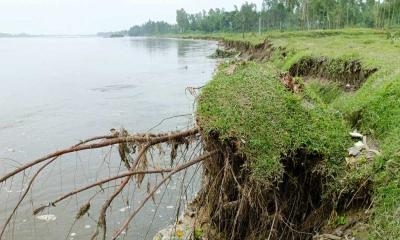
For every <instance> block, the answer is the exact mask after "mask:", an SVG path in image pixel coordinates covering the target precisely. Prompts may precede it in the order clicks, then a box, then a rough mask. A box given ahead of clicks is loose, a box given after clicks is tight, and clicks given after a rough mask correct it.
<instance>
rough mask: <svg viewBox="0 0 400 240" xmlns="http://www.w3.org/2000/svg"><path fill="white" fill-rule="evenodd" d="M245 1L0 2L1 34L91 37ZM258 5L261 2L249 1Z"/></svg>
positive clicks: (80, 0) (101, 0) (227, 6)
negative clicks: (182, 12)
mask: <svg viewBox="0 0 400 240" xmlns="http://www.w3.org/2000/svg"><path fill="white" fill-rule="evenodd" d="M244 2H245V0H0V32H3V33H14V34H15V33H22V32H24V33H29V34H94V33H97V32H101V31H116V30H122V29H128V28H129V27H130V26H132V25H134V24H141V23H143V22H145V21H147V20H148V19H150V18H151V19H152V20H165V21H167V22H170V23H175V11H176V9H179V8H184V9H186V10H187V11H188V12H190V13H191V12H198V11H200V10H202V9H209V8H216V7H218V8H225V9H226V10H231V9H233V5H235V4H236V5H238V6H240V5H241V4H242V3H244ZM249 2H255V3H257V4H258V5H259V3H261V0H253V1H251V0H249Z"/></svg>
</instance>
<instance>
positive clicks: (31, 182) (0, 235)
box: [0, 157, 57, 239]
mask: <svg viewBox="0 0 400 240" xmlns="http://www.w3.org/2000/svg"><path fill="white" fill-rule="evenodd" d="M56 159H57V157H55V158H53V159H52V160H51V161H49V162H47V163H46V164H44V165H43V166H42V167H41V168H39V170H38V171H37V172H36V173H35V175H34V176H33V177H32V179H31V180H30V181H29V184H28V186H27V187H26V189H25V191H24V193H23V194H22V196H21V198H20V199H19V201H18V203H17V205H16V206H15V207H14V209H13V211H12V213H11V214H10V216H9V217H8V218H7V220H6V223H5V224H4V226H3V228H2V230H1V233H0V239H2V237H3V235H4V232H5V230H6V228H7V226H8V224H9V223H10V221H11V219H12V217H13V216H14V215H15V213H16V212H17V209H18V207H19V206H20V205H21V203H22V201H23V200H24V199H25V197H26V195H27V194H28V192H29V190H30V189H31V187H32V184H33V182H34V181H35V179H36V177H37V176H39V174H40V172H41V171H43V169H45V168H46V167H47V166H49V165H50V164H51V163H52V162H54V161H55V160H56Z"/></svg>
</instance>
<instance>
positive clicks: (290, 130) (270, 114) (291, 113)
mask: <svg viewBox="0 0 400 240" xmlns="http://www.w3.org/2000/svg"><path fill="white" fill-rule="evenodd" d="M194 37H201V38H205V37H211V38H218V39H225V40H230V41H245V42H248V43H250V44H252V45H255V44H257V43H260V42H262V41H263V40H264V39H265V38H268V39H270V40H271V41H272V43H273V45H274V46H275V47H279V49H280V50H277V51H285V52H286V53H287V55H286V57H285V58H282V57H280V54H278V53H277V54H275V55H274V58H273V59H272V60H271V62H270V63H263V64H261V63H248V64H247V65H245V66H240V67H238V69H237V71H236V73H235V74H234V75H233V76H227V75H225V74H224V72H223V70H220V71H218V73H217V74H216V76H215V77H214V79H213V80H212V81H211V82H210V83H209V84H207V85H206V87H205V88H204V90H203V93H202V95H201V98H200V102H199V107H198V115H199V119H200V123H201V125H202V126H203V127H204V128H205V130H211V129H218V130H219V131H220V133H221V139H232V138H234V139H237V140H240V141H241V142H242V144H241V148H240V150H241V151H243V153H245V154H246V155H247V156H248V157H249V158H250V159H251V160H252V162H253V163H254V165H253V167H254V170H255V171H254V172H255V173H256V174H257V175H258V176H264V177H267V178H273V177H274V176H279V174H280V173H281V171H282V166H281V165H280V163H279V158H280V157H282V155H284V154H285V153H288V152H290V151H293V150H295V149H297V148H301V147H303V148H307V150H309V151H316V152H319V153H322V154H323V155H324V156H325V157H326V159H327V160H328V161H330V162H337V161H339V163H340V161H342V159H343V156H344V155H345V154H346V151H345V148H346V147H348V142H347V140H346V139H347V138H346V134H347V131H348V126H350V125H352V124H353V123H354V120H355V119H354V117H355V116H358V118H359V119H358V122H357V125H356V127H357V128H358V129H359V130H361V131H362V132H363V133H364V134H367V135H368V137H370V138H374V139H375V140H376V141H377V144H378V146H379V150H380V151H381V153H382V154H381V155H380V156H378V157H376V158H375V159H374V162H373V163H372V165H373V168H367V169H368V171H369V172H367V173H366V174H367V175H370V176H371V178H373V181H374V196H373V201H374V205H373V206H374V207H373V215H372V218H371V220H370V225H371V227H370V238H371V239H397V238H398V236H400V220H399V219H400V40H397V41H393V40H392V39H387V37H386V31H381V30H368V29H348V30H331V31H311V32H284V33H279V32H273V33H264V34H262V35H261V36H260V35H258V34H254V33H248V34H246V37H245V38H244V39H243V38H242V36H241V34H213V35H196V36H194ZM277 49H278V48H277ZM282 49H283V50H282ZM304 57H327V58H329V59H350V60H360V61H361V62H362V64H363V66H364V67H368V68H378V71H377V72H376V73H374V74H373V75H372V76H371V77H370V78H369V79H368V80H367V81H366V82H365V83H364V85H363V86H362V87H361V88H360V89H359V90H358V91H357V92H354V93H345V92H343V91H340V89H338V88H337V87H336V86H335V85H332V84H322V83H320V82H319V81H318V80H313V81H311V82H310V83H308V84H306V88H305V91H304V93H303V94H301V95H299V96H294V95H293V94H291V93H289V92H288V91H286V90H285V89H284V88H283V86H282V85H281V84H280V83H279V82H278V81H277V76H276V74H277V72H278V71H286V70H288V69H289V68H290V67H291V66H292V65H293V64H295V63H296V62H298V61H299V59H301V58H304ZM221 68H223V67H221ZM306 100H307V101H312V103H313V104H314V107H309V106H308V107H307V104H305V102H307V101H306ZM342 119H345V120H346V121H347V123H346V124H344V123H343V122H342Z"/></svg>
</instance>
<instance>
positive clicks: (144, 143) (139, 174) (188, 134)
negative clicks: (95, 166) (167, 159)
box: [0, 127, 216, 240]
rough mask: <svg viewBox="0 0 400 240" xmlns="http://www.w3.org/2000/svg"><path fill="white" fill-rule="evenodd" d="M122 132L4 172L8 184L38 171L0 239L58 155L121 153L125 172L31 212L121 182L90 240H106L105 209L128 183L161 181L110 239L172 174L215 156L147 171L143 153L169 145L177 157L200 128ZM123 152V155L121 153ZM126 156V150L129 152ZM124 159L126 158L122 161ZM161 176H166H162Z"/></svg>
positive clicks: (81, 213) (10, 216) (87, 141)
mask: <svg viewBox="0 0 400 240" xmlns="http://www.w3.org/2000/svg"><path fill="white" fill-rule="evenodd" d="M123 131H124V133H123V134H121V133H119V132H117V131H114V132H113V133H112V134H110V135H103V136H97V137H92V138H89V139H86V140H84V141H81V142H80V143H78V144H76V145H73V146H71V147H68V148H65V149H62V150H58V151H55V152H53V153H50V154H48V155H46V156H43V157H41V158H38V159H36V160H33V161H31V162H29V163H27V164H25V165H22V166H20V167H18V168H16V169H15V170H13V171H11V172H9V173H7V174H6V175H4V176H2V177H0V183H3V182H6V181H11V179H12V178H13V177H14V176H16V175H18V174H22V173H23V172H24V171H25V170H27V169H32V168H33V167H38V166H40V165H42V166H40V167H39V169H38V170H37V171H36V173H35V174H34V175H33V177H32V178H31V179H30V181H29V183H28V186H27V188H26V189H25V190H24V192H23V194H22V195H21V197H20V199H19V201H18V202H17V204H16V206H15V207H14V209H13V211H12V213H11V214H10V215H9V217H8V218H7V220H6V222H5V223H4V225H3V227H2V229H1V233H0V240H1V239H3V236H4V233H5V231H6V229H7V226H8V225H9V223H10V221H11V219H12V218H13V217H14V216H15V214H16V212H17V210H18V208H19V206H20V205H21V203H22V202H23V200H24V199H25V197H26V195H27V193H28V192H29V191H30V190H31V187H32V185H33V183H34V182H35V179H36V178H37V177H38V176H39V175H40V173H41V172H42V171H43V170H44V169H45V168H46V167H48V166H49V165H50V164H52V163H53V162H55V161H57V160H59V159H60V157H61V156H63V155H65V154H69V153H74V152H80V151H85V150H91V149H98V148H104V147H109V146H113V145H119V146H120V148H119V151H120V156H121V162H124V164H125V166H127V168H128V170H127V171H126V172H123V173H119V174H118V175H115V176H109V177H108V178H105V179H101V180H99V181H97V182H94V183H92V184H89V185H86V186H82V187H79V188H77V189H75V190H73V191H70V192H68V193H65V194H64V195H62V196H60V197H59V198H57V199H55V200H54V201H51V202H49V203H48V204H46V205H43V206H41V207H39V208H37V209H35V210H34V211H33V213H34V215H36V214H38V213H40V212H42V211H43V210H44V209H46V208H49V207H56V205H57V204H58V203H60V202H62V201H64V200H66V199H69V198H70V197H72V196H74V195H77V194H79V193H82V192H85V191H87V190H89V189H92V188H94V187H102V185H103V184H106V183H109V182H111V181H114V180H117V179H123V180H122V181H121V183H120V184H119V185H117V186H116V187H115V190H114V192H113V193H112V194H111V195H110V196H109V197H108V198H107V199H106V201H105V202H104V203H103V205H102V207H101V210H100V213H99V216H98V220H97V228H96V231H95V232H94V233H93V235H92V238H91V239H99V238H100V239H103V240H104V239H106V233H107V216H106V213H107V209H108V208H109V207H110V205H111V204H112V202H113V201H114V199H115V198H116V197H117V196H118V195H119V194H120V193H121V192H122V191H123V189H124V188H125V187H126V186H127V185H128V183H130V182H131V181H135V180H136V183H137V184H141V181H142V180H143V176H144V175H147V174H161V175H162V176H163V178H162V179H161V180H160V181H159V182H158V183H157V184H156V185H155V186H154V188H152V189H151V190H150V189H148V195H147V196H146V197H145V199H144V200H143V201H142V203H141V204H140V205H139V206H138V207H137V208H136V209H135V210H134V212H133V213H132V214H131V215H130V216H129V217H128V218H127V219H126V220H125V222H124V223H123V224H122V226H121V227H120V228H119V229H118V230H117V231H116V234H114V236H113V237H112V239H116V238H117V237H118V236H119V235H121V233H122V232H123V231H125V230H126V229H127V228H128V226H129V224H130V222H131V221H132V219H133V218H134V217H135V216H136V215H137V213H138V212H140V210H141V209H142V208H143V206H144V205H145V204H146V203H147V202H148V200H149V199H152V198H153V197H154V193H155V192H156V191H157V190H158V189H159V188H160V187H161V186H163V185H164V184H165V183H166V182H167V181H168V180H169V179H170V178H171V177H172V176H173V175H174V174H176V173H178V172H181V171H183V170H185V169H187V168H189V167H191V166H193V165H195V164H198V163H200V162H202V161H204V160H206V159H209V158H211V157H212V156H213V155H215V154H216V152H210V153H203V154H202V155H200V156H199V157H197V158H195V159H189V160H186V162H185V163H182V164H180V165H177V166H174V167H172V166H171V168H163V169H159V168H148V166H147V159H146V154H147V153H148V151H149V149H150V148H152V147H153V146H156V145H159V144H163V143H165V144H170V145H172V146H173V147H172V151H175V152H173V153H172V152H171V158H175V157H176V154H177V153H176V149H177V146H178V145H182V144H186V148H187V147H188V146H187V144H188V143H189V142H190V141H191V140H192V139H194V138H195V137H198V135H199V128H198V127H194V128H192V129H189V130H185V131H181V132H170V133H164V134H131V135H130V134H128V133H127V132H126V131H125V130H123ZM128 144H130V145H129V146H135V149H138V151H137V152H135V153H134V155H135V158H134V160H133V161H131V162H127V159H126V157H125V152H124V148H127V147H128ZM121 153H123V154H121ZM128 153H129V151H128ZM122 158H125V159H122ZM171 162H173V159H171ZM164 174H167V175H165V176H164ZM85 206H86V207H82V208H83V209H82V208H81V210H80V211H79V213H78V215H77V216H79V217H81V216H83V215H85V214H86V213H87V212H88V211H89V208H90V200H89V202H88V203H87V204H86V205H85Z"/></svg>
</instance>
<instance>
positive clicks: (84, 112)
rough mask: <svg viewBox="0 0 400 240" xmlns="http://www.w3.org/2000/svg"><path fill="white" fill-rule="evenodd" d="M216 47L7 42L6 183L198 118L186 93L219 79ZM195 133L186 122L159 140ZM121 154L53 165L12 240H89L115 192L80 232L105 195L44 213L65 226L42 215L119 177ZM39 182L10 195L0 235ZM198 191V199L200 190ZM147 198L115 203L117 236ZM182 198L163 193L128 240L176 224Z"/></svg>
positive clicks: (1, 135)
mask: <svg viewBox="0 0 400 240" xmlns="http://www.w3.org/2000/svg"><path fill="white" fill-rule="evenodd" d="M216 47H217V46H216V43H215V42H209V41H194V40H176V39H161V38H96V37H88V38H80V37H75V38H72V37H71V38H0V175H3V174H4V173H6V172H7V171H9V170H11V169H13V168H14V167H15V166H18V165H19V164H23V163H26V162H28V161H29V160H33V159H35V158H38V157H40V156H42V155H44V154H46V153H49V152H52V151H54V150H56V149H61V148H65V147H67V146H70V145H73V144H76V143H77V142H78V141H79V140H82V139H85V138H87V137H91V136H97V135H103V134H108V133H109V129H111V128H116V129H119V128H121V127H124V128H126V129H127V130H128V131H130V132H145V131H147V130H148V129H150V128H152V127H153V126H155V125H157V123H159V121H160V120H161V119H164V118H167V117H171V116H175V115H183V114H191V113H193V100H194V99H193V96H191V95H190V94H189V93H187V92H185V88H186V87H189V86H194V87H198V86H202V85H204V84H205V82H206V81H207V80H209V79H210V78H211V77H212V73H213V70H214V68H215V65H216V63H215V60H212V59H210V58H207V56H208V55H210V54H211V53H212V52H213V51H214V50H215V49H216ZM191 124H192V117H191V116H184V117H178V118H173V119H169V120H167V121H164V122H163V124H161V125H160V126H158V127H157V128H156V129H154V130H153V131H170V130H177V129H183V128H185V127H187V126H190V125H191ZM110 152H111V153H110ZM116 152H117V151H116V149H115V148H114V149H110V148H107V149H104V150H99V151H86V152H83V153H74V154H70V155H68V156H66V157H63V158H61V159H60V160H59V161H57V162H56V163H54V164H53V165H51V166H50V167H49V168H48V169H47V170H46V171H44V172H43V174H42V175H41V177H39V178H38V179H37V181H36V183H35V184H34V187H33V191H31V192H30V193H29V194H28V195H27V198H26V200H25V201H24V202H23V204H22V207H21V209H20V210H19V211H18V214H17V216H16V218H14V219H13V221H12V224H11V225H10V227H9V228H8V230H7V232H6V235H5V239H7V240H8V239H71V240H72V239H88V238H89V236H91V234H92V233H93V231H94V230H95V226H96V222H95V221H94V220H95V219H97V213H98V212H97V210H98V208H99V206H100V205H101V204H102V203H103V202H104V200H105V199H106V198H107V196H109V194H111V192H112V190H113V188H112V184H111V185H107V186H104V187H110V188H105V189H104V192H100V193H99V194H97V195H96V196H95V197H94V198H93V200H92V201H91V204H92V207H91V209H90V211H89V213H90V215H89V216H85V217H84V218H82V219H80V220H79V221H76V222H74V218H75V215H76V213H77V211H78V210H79V208H80V207H81V206H82V204H84V203H85V202H86V201H87V200H88V198H90V197H91V196H93V194H95V193H96V192H98V191H99V189H95V190H93V191H91V192H88V193H85V194H82V195H78V196H76V197H73V198H71V199H69V200H68V201H66V202H63V203H61V204H59V205H58V206H57V207H56V208H50V209H48V210H46V211H45V212H43V213H42V214H51V215H54V216H56V220H55V221H50V222H46V221H42V220H38V219H37V218H36V217H34V216H32V209H34V208H37V207H39V206H41V205H42V204H45V203H48V202H49V201H51V200H54V199H55V198H57V197H58V196H60V195H62V194H63V193H66V192H69V191H71V190H73V189H75V188H77V187H79V186H82V185H86V184H89V183H92V182H94V181H96V180H99V179H102V178H104V177H107V176H109V175H110V174H113V173H115V172H116V171H118V170H119V168H120V162H119V161H120V160H119V159H118V157H117V154H116ZM159 165H163V163H159ZM196 169H197V168H196ZM196 169H195V170H193V169H192V170H190V172H189V173H190V175H194V179H198V178H199V176H198V175H199V172H198V171H196ZM33 174H34V171H27V172H26V177H25V178H23V177H16V178H14V179H13V180H12V181H8V182H7V183H5V184H2V185H0V226H2V225H3V224H4V221H5V219H6V217H7V216H8V214H9V213H10V211H11V209H12V208H13V207H14V205H15V204H16V201H17V199H18V198H19V197H20V195H21V191H22V190H24V188H25V187H26V183H27V179H28V177H29V176H32V175H33ZM196 174H197V175H196ZM188 175H189V174H188ZM181 177H182V176H178V178H181ZM190 179H192V177H190ZM146 181H147V182H149V183H150V184H152V183H153V182H152V181H155V179H153V178H149V179H145V182H146ZM147 182H146V184H147ZM196 182H197V184H196ZM114 184H116V183H115V182H114ZM188 185H190V187H189V188H188V191H187V193H186V195H187V196H188V198H189V199H190V198H191V197H193V194H194V193H195V192H196V190H197V189H198V185H199V184H198V180H195V184H189V183H188ZM142 188H144V189H142V190H137V188H136V187H135V186H134V185H131V186H130V188H129V189H128V190H127V191H125V192H124V194H123V195H122V196H120V197H119V198H118V199H116V200H115V204H113V206H112V210H111V211H109V212H108V215H107V216H108V225H109V226H108V229H109V235H110V234H112V233H113V230H114V229H115V228H118V226H120V224H121V222H123V220H124V219H125V218H126V217H127V216H128V215H129V213H130V212H132V211H133V210H134V209H135V207H137V206H138V204H139V203H140V201H141V198H143V196H144V194H145V192H146V190H145V188H146V186H142ZM133 189H136V190H135V191H133ZM180 190H181V186H180V181H179V179H175V180H174V181H172V182H171V183H170V184H169V185H168V187H164V188H163V189H161V191H159V192H158V193H157V195H156V199H155V201H156V204H154V203H153V202H151V203H149V204H147V205H146V207H145V208H144V210H143V211H142V212H141V213H140V214H139V215H138V216H137V218H135V220H134V222H133V224H132V225H131V227H130V228H129V230H128V232H127V233H126V234H125V235H124V238H125V239H151V238H152V236H153V235H154V233H156V232H157V230H159V229H161V228H164V227H166V226H167V225H169V224H171V223H172V222H173V218H174V217H175V215H176V212H177V206H176V205H177V204H176V203H177V202H179V199H181V198H182V194H180ZM158 203H160V204H158ZM157 206H158V207H157ZM146 236H147V237H146Z"/></svg>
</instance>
